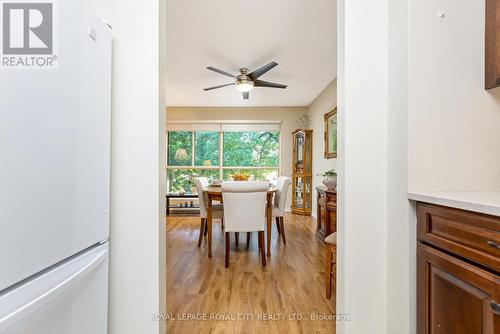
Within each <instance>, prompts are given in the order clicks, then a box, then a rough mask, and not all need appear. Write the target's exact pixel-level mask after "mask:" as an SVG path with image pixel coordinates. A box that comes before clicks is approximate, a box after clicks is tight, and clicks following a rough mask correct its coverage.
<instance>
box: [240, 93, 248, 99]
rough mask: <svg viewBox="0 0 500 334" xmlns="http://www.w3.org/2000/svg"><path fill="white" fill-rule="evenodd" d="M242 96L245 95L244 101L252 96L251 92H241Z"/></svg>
mask: <svg viewBox="0 0 500 334" xmlns="http://www.w3.org/2000/svg"><path fill="white" fill-rule="evenodd" d="M241 94H242V95H243V99H244V100H248V97H249V96H250V94H249V92H241Z"/></svg>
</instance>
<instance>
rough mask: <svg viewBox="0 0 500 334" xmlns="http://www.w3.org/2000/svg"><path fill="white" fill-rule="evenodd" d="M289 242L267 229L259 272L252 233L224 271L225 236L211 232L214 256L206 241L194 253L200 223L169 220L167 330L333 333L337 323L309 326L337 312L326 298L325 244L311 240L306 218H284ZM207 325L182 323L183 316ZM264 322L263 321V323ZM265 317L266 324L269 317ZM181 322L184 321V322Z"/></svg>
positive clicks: (180, 332) (311, 230)
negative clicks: (266, 245) (313, 316)
mask: <svg viewBox="0 0 500 334" xmlns="http://www.w3.org/2000/svg"><path fill="white" fill-rule="evenodd" d="M284 221H285V223H284V224H285V229H286V233H287V244H286V245H285V244H284V243H283V241H282V240H281V238H278V234H277V231H276V228H275V226H274V224H273V231H272V233H273V234H272V240H271V251H272V256H271V258H267V260H268V264H267V267H262V264H261V258H260V257H259V251H258V242H257V233H253V234H252V238H251V240H250V246H249V247H248V248H247V244H246V236H244V237H241V238H240V243H239V246H238V248H237V249H236V248H235V242H234V237H232V238H231V257H230V263H229V268H228V269H226V268H224V251H225V248H224V247H225V245H224V234H223V231H221V229H220V225H219V224H220V222H216V223H215V224H214V227H213V257H212V258H208V256H207V242H206V240H205V239H204V240H203V243H202V245H201V247H198V245H197V243H198V232H199V230H200V219H199V218H195V217H193V218H191V217H174V216H169V217H168V218H167V313H168V314H169V315H170V316H171V317H172V318H174V319H176V320H167V332H168V333H169V334H170V333H173V334H184V333H186V334H191V333H211V334H214V333H227V334H230V333H231V334H232V333H249V334H253V333H256V334H257V333H259V334H260V333H286V334H293V333H335V321H333V320H331V321H330V320H310V318H311V314H321V315H323V314H325V315H334V314H335V295H333V296H332V299H331V300H327V299H326V298H325V296H324V290H325V289H324V284H325V282H324V271H325V268H324V263H325V262H324V245H323V244H322V243H320V242H319V241H317V240H316V237H315V226H316V225H315V224H314V223H313V222H312V220H311V218H310V217H304V216H298V215H291V214H290V215H286V216H285V220H284ZM193 316H198V317H199V318H198V319H203V318H202V317H207V320H194V319H192V320H185V319H189V318H188V317H193ZM265 316H267V317H268V318H265ZM269 317H271V318H269ZM182 319H184V320H182Z"/></svg>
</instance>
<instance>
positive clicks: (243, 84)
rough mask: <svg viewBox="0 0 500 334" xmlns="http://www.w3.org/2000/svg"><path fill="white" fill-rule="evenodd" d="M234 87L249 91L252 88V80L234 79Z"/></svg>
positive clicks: (241, 90)
mask: <svg viewBox="0 0 500 334" xmlns="http://www.w3.org/2000/svg"><path fill="white" fill-rule="evenodd" d="M236 89H237V90H239V91H240V92H249V91H251V90H252V89H253V81H252V80H248V79H238V80H236Z"/></svg>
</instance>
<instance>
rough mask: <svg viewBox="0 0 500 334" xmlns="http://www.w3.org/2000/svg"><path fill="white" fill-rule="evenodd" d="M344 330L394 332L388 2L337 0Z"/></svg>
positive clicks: (339, 304)
mask: <svg viewBox="0 0 500 334" xmlns="http://www.w3.org/2000/svg"><path fill="white" fill-rule="evenodd" d="M337 12H338V32H339V35H338V53H339V54H338V57H339V62H338V83H337V85H338V120H339V158H338V162H337V163H338V169H339V185H338V192H339V197H338V219H339V224H338V233H337V235H338V253H337V262H338V264H337V282H338V284H337V296H338V299H337V312H338V313H348V314H350V315H351V320H350V321H347V322H338V323H337V333H353V334H363V333H370V334H376V333H386V332H387V327H388V326H387V295H388V294H387V289H388V287H387V273H388V270H387V265H388V264H387V248H388V246H387V240H388V236H387V227H388V222H387V221H388V214H387V206H388V203H387V202H388V201H387V198H388V182H387V179H388V159H389V158H388V147H389V143H388V117H389V116H388V66H387V62H388V60H387V52H388V51H387V50H388V42H387V39H388V28H387V26H388V1H387V0H376V1H374V0H358V1H345V0H340V1H338V8H337Z"/></svg>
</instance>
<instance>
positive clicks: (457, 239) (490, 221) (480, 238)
mask: <svg viewBox="0 0 500 334" xmlns="http://www.w3.org/2000/svg"><path fill="white" fill-rule="evenodd" d="M417 220H418V223H417V224H418V231H417V236H418V239H419V240H420V241H423V242H426V243H428V244H432V245H435V246H437V247H439V248H441V249H444V250H446V251H449V252H451V253H454V254H457V255H459V256H462V257H464V258H467V259H469V260H472V261H474V262H477V263H479V264H481V265H484V266H487V267H489V268H491V269H493V270H495V271H497V272H500V218H499V217H494V216H489V215H484V214H480V213H475V212H469V211H464V210H459V209H453V208H448V207H443V206H439V205H433V204H427V203H418V204H417Z"/></svg>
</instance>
